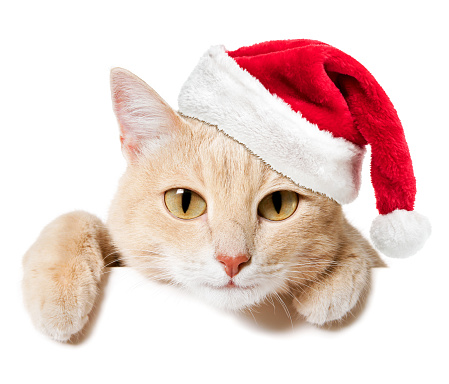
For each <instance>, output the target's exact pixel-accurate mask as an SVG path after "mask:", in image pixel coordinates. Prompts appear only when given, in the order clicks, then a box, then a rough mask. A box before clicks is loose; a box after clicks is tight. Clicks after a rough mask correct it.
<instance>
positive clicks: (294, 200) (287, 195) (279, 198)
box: [257, 191, 298, 221]
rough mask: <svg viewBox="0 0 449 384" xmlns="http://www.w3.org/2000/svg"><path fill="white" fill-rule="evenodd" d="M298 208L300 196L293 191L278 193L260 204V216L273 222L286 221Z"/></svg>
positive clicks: (264, 199) (274, 193)
mask: <svg viewBox="0 0 449 384" xmlns="http://www.w3.org/2000/svg"><path fill="white" fill-rule="evenodd" d="M297 206H298V195H297V194H296V193H295V192H292V191H276V192H273V193H271V194H269V195H268V196H265V197H264V198H263V199H262V201H261V202H260V203H259V208H258V212H257V213H258V215H259V216H262V217H264V218H265V219H268V220H272V221H280V220H285V219H286V218H288V217H290V216H291V215H293V213H294V212H295V210H296V207H297Z"/></svg>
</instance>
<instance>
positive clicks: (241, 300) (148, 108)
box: [23, 68, 383, 341]
mask: <svg viewBox="0 0 449 384" xmlns="http://www.w3.org/2000/svg"><path fill="white" fill-rule="evenodd" d="M111 89H112V99H113V106H114V111H115V114H116V116H117V119H118V122H119V126H120V140H121V144H122V151H123V154H124V156H125V158H126V160H127V163H128V167H127V170H126V172H125V173H124V175H123V176H122V178H121V181H120V183H119V187H118V191H117V193H116V195H115V197H114V199H113V201H112V204H111V208H110V212H109V217H108V222H107V224H104V223H102V222H101V221H100V220H99V219H98V218H97V217H95V216H94V215H92V214H90V213H87V212H83V211H76V212H71V213H67V214H65V215H62V216H60V217H58V218H56V219H55V220H54V221H53V222H52V223H50V224H49V225H48V226H47V227H45V228H44V229H43V231H42V232H41V234H40V235H39V237H38V239H37V240H36V242H35V243H34V244H33V245H32V246H31V247H30V249H29V250H28V251H27V253H26V254H25V256H24V259H23V269H24V277H23V294H24V302H25V306H26V308H27V310H28V312H29V314H30V316H31V319H32V321H33V323H34V324H35V326H36V327H37V328H38V329H39V330H40V331H42V332H43V333H44V334H46V335H48V336H50V337H51V338H53V339H55V340H58V341H67V340H70V338H71V337H72V336H73V335H75V334H77V333H79V332H80V331H81V330H82V329H83V328H84V326H85V324H86V323H87V321H88V318H89V314H90V313H91V311H92V308H93V306H94V303H95V302H96V300H97V298H98V295H99V284H100V281H101V279H102V276H103V273H104V271H105V268H106V267H107V266H108V265H114V264H113V263H117V262H119V263H120V264H121V265H124V266H127V267H131V268H136V269H137V270H138V271H140V272H141V273H143V274H144V275H145V276H147V277H148V278H150V279H156V280H160V281H164V282H170V283H175V284H176V285H179V286H181V287H183V288H185V289H187V290H188V291H191V292H192V293H193V294H195V295H198V296H200V297H202V298H203V299H205V300H206V301H208V302H210V303H211V304H213V305H216V306H218V307H220V308H223V309H226V310H234V311H237V310H241V309H244V308H248V307H249V308H251V307H252V306H255V305H258V304H259V303H262V302H264V301H265V300H267V299H270V297H271V296H273V295H277V294H282V293H288V294H289V295H290V296H291V297H292V300H293V303H292V304H293V306H294V307H295V309H296V310H297V312H298V313H299V314H300V315H301V316H303V317H304V318H305V319H306V320H307V321H308V322H310V323H313V324H317V325H322V324H325V323H328V322H333V321H336V320H339V319H342V318H344V317H345V315H347V314H348V312H350V311H351V309H352V308H353V307H354V306H355V305H356V303H357V302H358V300H359V299H360V298H361V297H362V296H363V295H364V293H365V292H366V291H367V288H368V285H369V281H370V270H371V268H373V267H376V266H383V262H382V260H381V259H380V257H379V255H378V254H377V252H376V251H375V250H374V249H373V248H372V246H371V245H370V243H369V242H368V241H367V240H366V239H365V238H364V237H363V236H362V235H361V234H360V233H359V232H358V231H357V230H356V229H355V228H354V227H353V226H352V225H351V224H349V223H348V221H347V219H346V218H345V217H344V214H343V211H342V207H341V206H340V205H339V204H338V203H336V202H335V201H333V200H331V199H329V198H328V197H326V196H324V195H321V194H319V193H315V192H313V191H311V190H309V189H306V188H303V187H300V186H298V185H296V184H295V183H293V182H292V181H291V180H290V179H288V178H287V177H285V176H283V175H281V174H279V173H277V172H275V171H274V170H272V169H271V168H270V167H269V166H268V165H267V164H265V163H264V162H263V161H262V160H261V159H260V158H258V157H256V156H255V155H254V154H252V153H250V152H249V151H248V150H247V148H245V147H244V146H243V145H242V144H240V143H238V142H236V141H235V140H234V139H232V138H231V137H229V136H227V135H226V134H224V133H223V132H221V131H219V130H218V129H217V127H215V126H211V125H208V124H207V123H205V122H202V121H199V120H195V119H192V118H188V117H185V116H183V115H181V114H180V113H177V112H175V111H174V110H173V109H172V108H171V107H170V106H169V105H168V104H167V103H166V102H165V101H164V100H163V99H162V98H161V97H160V96H159V95H158V94H157V93H156V92H155V91H154V90H153V89H151V88H150V87H149V86H148V85H147V84H146V83H145V82H143V81H142V80H141V79H139V78H138V77H136V76H135V75H133V74H132V73H130V72H128V71H126V70H124V69H120V68H115V69H113V70H112V71H111Z"/></svg>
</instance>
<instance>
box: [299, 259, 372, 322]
mask: <svg viewBox="0 0 449 384" xmlns="http://www.w3.org/2000/svg"><path fill="white" fill-rule="evenodd" d="M361 264H362V265H360V264H359V263H356V265H351V266H345V267H344V268H343V269H341V270H339V271H334V273H333V274H332V275H330V276H328V278H327V279H325V280H323V281H318V282H316V283H315V284H313V285H312V286H310V287H309V288H308V289H307V291H306V292H305V293H304V294H302V295H299V296H298V297H296V298H295V300H293V303H294V306H295V308H296V310H297V311H298V312H299V313H300V314H301V315H302V316H304V317H305V318H306V320H307V321H308V322H309V323H312V324H316V325H323V324H325V323H328V322H331V321H335V320H340V319H342V318H343V317H344V316H345V315H346V314H348V313H349V312H350V311H351V309H353V308H354V306H355V304H356V303H357V302H358V300H359V299H360V297H361V296H362V294H363V293H364V291H365V290H366V288H367V287H368V284H369V276H370V270H369V268H368V267H367V266H366V265H363V263H361Z"/></svg>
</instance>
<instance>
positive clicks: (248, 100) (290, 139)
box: [179, 40, 430, 257]
mask: <svg viewBox="0 0 449 384" xmlns="http://www.w3.org/2000/svg"><path fill="white" fill-rule="evenodd" d="M179 111H180V112H181V113H182V114H184V115H186V116H190V117H194V118H197V119H200V120H203V121H205V122H207V123H210V124H212V125H216V126H217V127H218V128H219V129H220V130H222V131H224V132H225V133H226V134H228V135H229V136H231V137H233V138H234V139H235V140H237V141H238V142H240V143H242V144H243V145H245V146H246V147H247V148H248V149H249V150H250V151H251V152H252V153H254V154H256V155H257V156H259V157H260V158H262V159H263V160H264V161H265V162H266V163H268V164H269V165H270V166H271V167H272V168H273V169H274V170H276V171H278V172H279V173H281V174H283V175H285V176H287V177H289V178H290V179H291V180H292V181H294V182H295V183H297V184H298V185H301V186H304V187H307V188H310V189H311V190H314V191H316V192H320V193H322V194H325V195H326V196H328V197H330V198H332V199H334V200H336V201H337V202H338V203H340V204H346V203H350V202H351V201H353V200H354V199H355V198H356V197H357V194H358V191H359V188H360V174H361V167H362V161H363V156H364V153H365V145H367V144H369V145H371V154H372V156H371V179H372V184H373V187H374V191H375V196H376V202H377V209H378V210H379V213H380V216H379V217H377V218H376V219H375V220H374V221H373V224H372V227H371V238H372V240H373V242H374V245H375V246H376V247H377V248H378V249H379V250H380V251H381V252H383V253H384V254H386V255H388V256H392V257H406V256H409V255H412V254H414V253H416V252H417V251H418V250H419V249H420V248H422V246H423V245H424V243H425V241H426V240H427V238H428V237H429V235H430V223H429V221H428V220H427V218H426V217H424V216H422V215H420V214H419V213H417V212H414V211H413V205H414V200H415V194H416V182H415V177H414V174H413V167H412V161H411V158H410V153H409V149H408V146H407V142H406V141H405V136H404V131H403V128H402V125H401V122H400V120H399V118H398V115H397V113H396V110H395V109H394V107H393V105H392V103H391V101H390V99H389V98H388V96H387V95H386V94H385V92H384V90H383V89H382V88H381V87H380V85H379V84H378V83H377V81H376V80H375V79H374V77H373V76H372V75H371V73H369V72H368V70H367V69H366V68H365V67H363V66H362V65H361V64H360V63H359V62H357V61H356V60H355V59H353V58H352V57H350V56H348V55H347V54H345V53H344V52H342V51H340V50H338V49H336V48H334V47H332V46H330V45H328V44H324V43H322V42H319V41H313V40H285V41H284V40H282V41H269V42H265V43H261V44H256V45H253V46H250V47H244V48H240V49H237V50H235V51H227V50H226V49H225V48H224V47H223V46H214V47H212V48H210V49H209V50H208V51H207V52H206V53H205V54H204V56H203V57H202V58H201V60H200V62H199V63H198V65H197V66H196V68H195V69H194V70H193V72H192V74H191V75H190V77H189V78H188V80H187V81H186V83H185V84H184V86H183V87H182V89H181V93H180V95H179Z"/></svg>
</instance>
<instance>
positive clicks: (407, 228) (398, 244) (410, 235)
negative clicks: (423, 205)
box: [370, 209, 431, 258]
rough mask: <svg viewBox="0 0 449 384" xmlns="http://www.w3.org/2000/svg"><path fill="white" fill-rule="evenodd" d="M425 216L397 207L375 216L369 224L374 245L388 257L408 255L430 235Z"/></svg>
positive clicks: (414, 251)
mask: <svg viewBox="0 0 449 384" xmlns="http://www.w3.org/2000/svg"><path fill="white" fill-rule="evenodd" d="M430 232H431V225H430V222H429V220H428V219H427V217H425V216H423V215H421V214H419V213H417V212H414V211H406V210H403V209H397V210H395V211H393V212H391V213H388V214H386V215H380V216H378V217H376V218H375V219H374V221H373V224H372V225H371V231H370V234H371V239H372V241H373V243H374V245H375V247H376V248H377V249H378V250H379V251H381V252H382V253H384V254H385V255H387V256H390V257H398V258H403V257H408V256H411V255H414V254H415V253H416V252H418V251H419V250H420V249H421V248H422V247H423V246H424V244H425V242H426V240H427V239H428V237H429V236H430Z"/></svg>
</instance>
